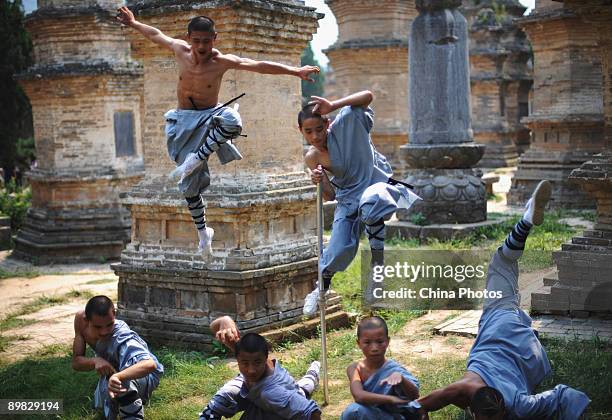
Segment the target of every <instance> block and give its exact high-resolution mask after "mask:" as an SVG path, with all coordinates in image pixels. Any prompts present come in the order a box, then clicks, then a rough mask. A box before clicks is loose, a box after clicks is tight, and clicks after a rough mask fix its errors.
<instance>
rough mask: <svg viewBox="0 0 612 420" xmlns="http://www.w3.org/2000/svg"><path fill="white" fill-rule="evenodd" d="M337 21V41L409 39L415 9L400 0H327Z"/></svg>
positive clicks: (409, 3)
mask: <svg viewBox="0 0 612 420" xmlns="http://www.w3.org/2000/svg"><path fill="white" fill-rule="evenodd" d="M325 3H327V5H328V6H329V8H330V9H331V10H332V11H333V13H334V16H335V17H336V22H337V23H338V27H339V31H338V43H339V44H342V43H344V42H350V41H353V40H356V39H373V38H380V39H408V37H409V36H410V22H411V21H412V19H414V17H415V16H416V14H417V12H416V9H415V6H414V2H410V1H400V0H384V1H375V0H351V1H346V0H326V1H325Z"/></svg>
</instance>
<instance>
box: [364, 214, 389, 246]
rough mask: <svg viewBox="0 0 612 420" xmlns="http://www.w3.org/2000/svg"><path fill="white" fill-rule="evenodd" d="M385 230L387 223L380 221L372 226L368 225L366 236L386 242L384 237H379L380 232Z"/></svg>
mask: <svg viewBox="0 0 612 420" xmlns="http://www.w3.org/2000/svg"><path fill="white" fill-rule="evenodd" d="M384 228H385V221H384V220H383V219H380V220H378V221H377V222H375V223H372V224H371V225H366V234H367V235H368V239H372V238H374V239H378V240H379V241H384V240H385V238H384V237H380V236H378V235H379V234H380V232H382V231H383V229H384Z"/></svg>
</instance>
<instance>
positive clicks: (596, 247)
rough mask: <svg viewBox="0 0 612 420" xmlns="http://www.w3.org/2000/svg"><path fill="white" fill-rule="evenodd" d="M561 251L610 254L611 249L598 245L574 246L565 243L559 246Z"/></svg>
mask: <svg viewBox="0 0 612 420" xmlns="http://www.w3.org/2000/svg"><path fill="white" fill-rule="evenodd" d="M561 249H562V250H563V251H589V252H595V251H596V252H604V253H612V248H610V247H607V246H600V245H585V244H574V243H565V244H563V245H561Z"/></svg>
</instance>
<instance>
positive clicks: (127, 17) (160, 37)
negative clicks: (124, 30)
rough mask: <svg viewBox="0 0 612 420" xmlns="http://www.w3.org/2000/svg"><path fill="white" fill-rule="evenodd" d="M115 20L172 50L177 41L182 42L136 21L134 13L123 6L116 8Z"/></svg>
mask: <svg viewBox="0 0 612 420" xmlns="http://www.w3.org/2000/svg"><path fill="white" fill-rule="evenodd" d="M117 12H118V13H117V20H118V21H119V22H121V23H123V24H124V25H126V26H129V27H131V28H134V29H136V30H137V31H138V32H140V33H141V34H142V35H143V36H144V37H145V38H147V39H148V40H149V41H152V42H154V43H156V44H157V45H161V46H162V47H165V48H167V49H169V50H172V51H174V47H175V46H176V45H177V44H178V43H182V42H183V41H181V40H178V39H174V38H171V37H169V36H168V35H165V34H164V33H163V32H162V31H160V30H159V29H157V28H154V27H153V26H149V25H145V24H144V23H141V22H138V21H137V20H136V18H135V17H134V14H133V13H132V11H131V10H130V9H128V8H127V7H125V6H123V7H121V8H119V9H118V10H117Z"/></svg>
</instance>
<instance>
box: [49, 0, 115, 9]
mask: <svg viewBox="0 0 612 420" xmlns="http://www.w3.org/2000/svg"><path fill="white" fill-rule="evenodd" d="M123 3H124V1H123V0H37V4H38V8H39V9H41V8H54V7H57V8H63V9H69V8H75V9H82V8H87V7H99V8H104V9H109V10H115V9H118V8H119V7H121V6H123Z"/></svg>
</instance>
